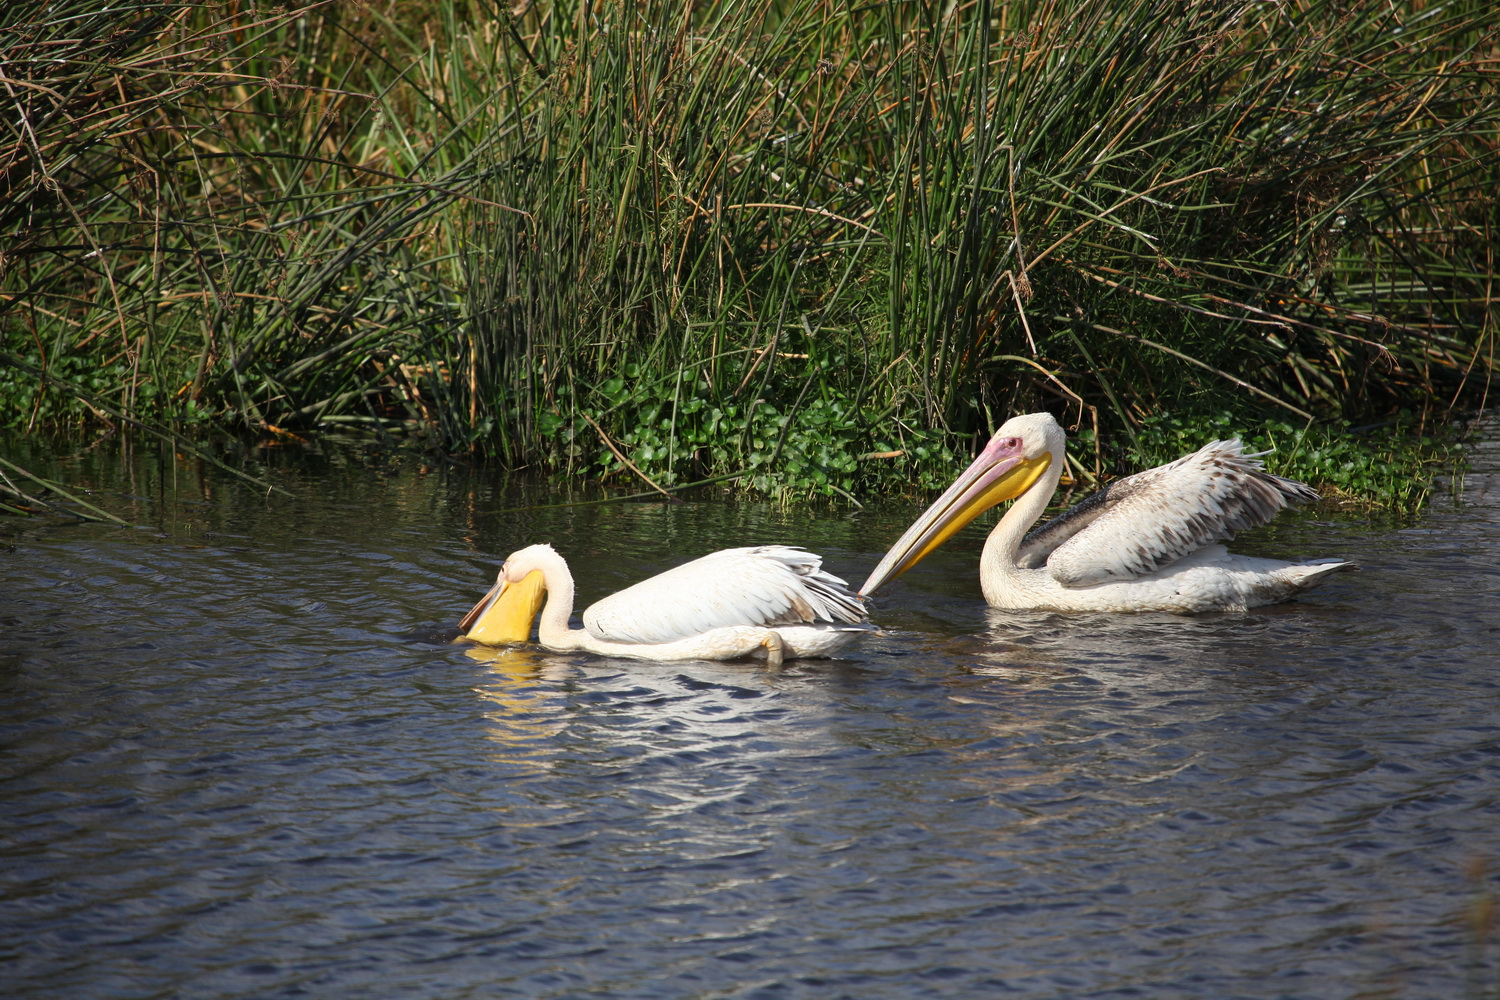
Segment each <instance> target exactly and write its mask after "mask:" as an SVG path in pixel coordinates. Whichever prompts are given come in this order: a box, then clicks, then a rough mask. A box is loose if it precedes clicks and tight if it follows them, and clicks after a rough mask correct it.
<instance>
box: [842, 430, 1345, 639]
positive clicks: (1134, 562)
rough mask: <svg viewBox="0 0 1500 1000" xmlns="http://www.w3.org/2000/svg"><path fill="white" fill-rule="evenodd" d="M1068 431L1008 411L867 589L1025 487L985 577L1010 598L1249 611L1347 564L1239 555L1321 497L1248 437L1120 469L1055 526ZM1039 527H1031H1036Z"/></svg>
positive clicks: (996, 536) (1042, 605)
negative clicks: (1284, 517)
mask: <svg viewBox="0 0 1500 1000" xmlns="http://www.w3.org/2000/svg"><path fill="white" fill-rule="evenodd" d="M1065 443H1066V438H1065V436H1064V434H1063V429H1062V428H1061V427H1060V426H1058V423H1057V421H1056V420H1054V419H1053V418H1052V415H1051V414H1048V413H1031V414H1027V415H1026V416H1021V417H1012V418H1011V419H1010V420H1007V421H1006V422H1005V423H1004V424H1003V425H1002V426H1001V427H1000V429H999V430H998V431H996V432H995V436H994V437H993V438H991V439H990V443H989V444H988V445H986V446H985V449H984V451H983V452H982V453H981V454H980V456H979V457H978V458H977V459H975V460H974V464H972V465H970V466H969V467H968V469H966V470H964V473H963V475H961V476H959V477H958V480H957V481H956V482H954V484H953V485H952V486H950V487H949V488H948V490H947V492H945V493H944V494H943V495H942V496H941V497H939V498H938V499H937V501H936V502H935V503H933V505H932V506H931V507H929V508H927V510H926V511H924V512H923V514H922V516H921V517H919V518H917V520H916V522H915V523H914V524H912V526H911V527H910V528H908V529H907V531H906V534H904V535H902V536H901V538H900V540H898V541H897V542H896V544H895V545H893V546H891V549H890V551H889V552H887V553H886V554H885V558H884V559H882V560H881V561H880V565H878V566H876V567H875V571H874V572H873V573H871V574H870V578H869V579H868V580H866V581H865V585H864V586H863V587H862V588H860V593H861V594H866V595H868V594H871V593H873V592H874V591H875V589H876V588H877V587H879V586H881V585H882V584H884V583H885V582H886V581H887V580H890V579H892V578H893V577H896V576H899V575H900V574H901V573H904V572H906V570H908V569H910V568H911V567H912V566H914V565H915V564H916V563H917V562H919V561H920V560H921V559H923V558H924V557H925V556H927V555H928V554H929V553H930V552H932V550H934V549H936V548H937V547H938V546H939V545H941V544H943V542H945V541H947V540H948V539H949V538H950V537H951V536H952V535H953V534H954V533H955V532H956V531H958V529H960V528H962V527H963V526H964V525H966V524H968V523H969V522H970V521H972V520H974V518H976V517H978V516H979V515H980V514H981V513H983V512H984V511H986V510H989V509H990V508H991V507H993V506H994V505H995V504H997V503H999V502H1000V501H1002V500H1010V499H1012V498H1019V499H1017V500H1016V502H1015V503H1014V504H1012V505H1011V508H1010V510H1008V511H1006V512H1005V516H1004V517H1002V518H1001V519H1000V523H999V524H997V525H996V526H995V527H994V529H993V530H992V531H991V532H990V535H989V538H988V540H986V541H985V543H984V552H983V554H982V555H981V556H980V562H979V583H980V587H981V588H982V589H983V590H984V598H985V600H986V601H988V602H989V604H990V606H992V607H996V608H1037V609H1047V610H1054V611H1175V612H1179V613H1192V612H1197V611H1243V610H1244V609H1246V608H1252V607H1256V606H1257V605H1261V604H1271V603H1273V602H1275V601H1280V600H1285V599H1286V598H1288V597H1291V596H1292V595H1293V594H1295V593H1297V592H1298V591H1301V590H1305V589H1306V588H1308V587H1311V586H1313V585H1314V584H1316V583H1318V582H1320V581H1321V580H1322V579H1323V578H1324V577H1325V576H1327V575H1328V574H1330V573H1332V572H1334V571H1335V570H1340V569H1344V568H1346V567H1351V566H1353V564H1352V563H1347V562H1341V561H1339V560H1336V559H1323V560H1314V561H1309V562H1305V563H1293V562H1285V561H1282V560H1279V559H1257V558H1253V557H1250V556H1240V555H1233V554H1231V553H1230V552H1229V551H1227V550H1226V549H1225V548H1224V546H1222V545H1220V544H1217V543H1219V542H1225V541H1228V540H1230V539H1232V538H1233V537H1234V533H1235V532H1236V531H1241V530H1244V529H1246V528H1253V527H1256V526H1258V525H1262V524H1265V523H1266V522H1267V521H1269V520H1271V518H1273V517H1275V516H1276V513H1277V512H1278V511H1280V510H1281V509H1282V508H1283V507H1287V506H1289V505H1292V504H1297V503H1305V502H1307V501H1309V500H1316V499H1317V498H1318V494H1317V493H1315V492H1313V490H1312V488H1311V487H1309V486H1306V485H1304V484H1303V483H1298V482H1293V481H1292V480H1290V479H1282V478H1281V477H1280V476H1273V475H1271V474H1270V473H1268V472H1266V471H1265V470H1264V468H1263V467H1262V465H1261V463H1260V461H1259V458H1258V456H1256V455H1247V454H1245V452H1244V450H1243V448H1241V446H1240V442H1239V441H1237V440H1235V441H1215V442H1213V443H1211V444H1207V445H1204V446H1203V447H1202V448H1200V449H1198V450H1197V451H1195V452H1193V453H1192V454H1191V455H1186V456H1184V457H1182V458H1179V459H1178V460H1177V461H1175V462H1172V463H1170V464H1167V465H1163V466H1159V467H1157V468H1155V469H1150V470H1147V471H1146V472H1141V473H1137V474H1136V475H1133V476H1127V477H1125V478H1124V479H1119V480H1116V481H1115V482H1113V483H1111V484H1110V485H1108V486H1106V487H1105V488H1104V489H1102V490H1100V491H1099V492H1098V493H1095V494H1094V495H1093V496H1091V497H1089V498H1088V499H1087V500H1084V501H1083V502H1082V503H1079V504H1077V505H1076V506H1074V507H1073V508H1071V509H1070V510H1068V511H1067V512H1066V513H1063V514H1061V515H1059V516H1058V517H1056V518H1054V519H1053V520H1051V521H1049V522H1047V523H1046V524H1045V525H1043V526H1042V527H1040V528H1038V529H1037V530H1035V531H1033V532H1031V533H1030V534H1025V532H1026V529H1027V528H1029V527H1030V526H1031V525H1032V524H1033V523H1035V521H1036V519H1037V518H1038V517H1040V516H1041V513H1042V511H1043V510H1045V509H1046V507H1047V503H1048V501H1049V500H1050V499H1051V497H1052V492H1053V491H1054V490H1055V489H1056V488H1057V483H1058V480H1059V479H1060V478H1061V477H1062V471H1063V454H1064V453H1063V447H1064V444H1065ZM1023 535H1025V537H1022V536H1023Z"/></svg>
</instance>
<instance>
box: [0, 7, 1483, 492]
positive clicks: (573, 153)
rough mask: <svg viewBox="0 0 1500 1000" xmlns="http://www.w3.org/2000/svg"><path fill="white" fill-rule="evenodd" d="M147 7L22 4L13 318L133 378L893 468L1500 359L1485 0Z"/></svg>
mask: <svg viewBox="0 0 1500 1000" xmlns="http://www.w3.org/2000/svg"><path fill="white" fill-rule="evenodd" d="M104 11H105V8H104V6H103V5H101V4H98V3H97V0H73V2H72V3H71V4H64V5H61V6H59V5H56V4H54V5H51V6H49V7H46V8H42V7H40V6H39V7H37V8H34V9H32V10H31V11H30V12H29V13H18V12H17V11H16V10H14V9H12V10H11V11H10V12H9V13H7V14H5V15H3V17H4V20H3V21H0V32H3V33H0V45H3V46H4V47H5V53H6V55H7V56H8V57H9V60H8V62H7V65H9V66H17V67H24V68H25V70H26V72H28V73H29V74H30V76H28V77H27V78H26V79H25V80H24V81H23V82H24V84H25V85H24V86H19V85H13V86H12V87H11V90H10V92H9V96H10V99H11V102H12V106H13V108H14V109H15V112H16V113H15V114H14V115H13V117H12V118H11V121H10V126H11V128H10V131H9V132H8V133H7V137H6V138H7V141H8V143H9V145H8V146H7V147H6V148H7V152H8V158H7V159H6V160H5V161H4V162H5V163H6V164H7V166H6V167H5V175H4V176H5V179H6V182H7V184H8V190H9V191H10V192H12V193H13V194H16V195H18V197H12V198H11V199H9V200H8V201H7V202H6V206H5V208H4V209H3V210H0V223H3V225H4V229H3V230H0V231H3V232H4V233H5V234H6V240H7V246H8V247H9V249H7V250H6V261H5V263H6V269H5V272H4V275H3V277H0V281H3V293H4V299H3V300H0V332H3V336H4V344H5V350H6V351H7V352H9V353H10V355H11V356H13V357H14V358H15V359H16V360H20V361H25V362H26V363H27V364H29V365H30V366H31V369H32V370H40V371H43V372H48V373H53V374H55V375H58V376H63V377H66V378H74V377H77V378H81V379H85V380H88V381H89V382H90V386H89V388H91V389H92V390H96V391H98V392H107V393H108V394H109V396H110V399H111V401H112V404H113V405H115V406H118V407H119V408H121V409H122V411H123V412H127V413H129V414H132V415H134V416H137V417H145V416H160V417H175V418H183V417H189V418H193V417H201V418H204V419H211V420H214V421H216V422H220V423H224V422H229V423H239V424H242V425H245V426H249V427H251V428H262V429H264V428H269V429H272V430H273V431H274V430H287V431H297V432H303V431H306V430H309V429H315V428H319V427H324V428H326V427H335V426H349V425H356V426H364V427H369V428H372V429H375V430H377V431H397V430H400V431H405V432H410V431H413V430H415V431H418V432H420V433H422V434H424V435H426V436H427V438H428V439H429V440H430V441H431V442H433V443H434V444H437V445H439V446H442V447H445V448H449V449H472V450H474V451H476V452H479V453H481V454H486V455H490V456H493V457H496V458H498V459H500V460H503V461H505V462H507V463H510V464H513V465H524V464H536V465H549V466H554V467H562V468H572V469H576V470H584V471H587V472H590V473H609V474H618V475H621V476H628V477H630V478H635V477H637V476H640V477H644V478H648V479H650V480H652V481H653V482H655V483H658V484H663V485H665V484H672V483H682V482H685V481H690V480H695V479H705V478H714V477H719V476H726V475H739V476H741V477H742V478H743V479H744V481H746V482H749V483H751V484H752V485H755V486H758V487H761V488H765V489H777V488H791V489H796V490H799V491H805V490H809V489H811V490H826V491H834V492H838V491H854V492H857V491H860V490H863V489H868V488H869V487H870V486H871V485H872V484H874V483H877V482H889V481H891V480H892V479H896V480H903V479H909V480H916V481H926V480H935V479H937V478H941V477H942V476H943V475H945V474H947V472H948V470H949V468H950V467H951V464H952V462H953V461H954V460H955V459H954V457H953V452H954V451H956V450H960V449H962V448H963V438H964V436H965V435H967V434H968V433H970V432H978V431H983V430H984V429H985V427H986V425H992V424H993V423H995V422H998V420H999V419H1001V418H1003V416H1004V415H1005V414H1006V413H1008V412H1011V411H1015V410H1020V409H1030V408H1036V407H1039V406H1048V407H1051V408H1053V409H1056V410H1058V411H1060V412H1064V413H1065V414H1066V415H1067V419H1069V420H1070V421H1073V422H1077V423H1079V424H1081V425H1082V426H1085V427H1089V428H1094V427H1098V426H1101V425H1103V426H1108V427H1114V428H1120V429H1124V430H1126V431H1128V432H1131V433H1134V431H1135V429H1136V428H1138V427H1139V426H1141V424H1142V421H1143V419H1144V418H1145V417H1146V416H1147V415H1148V414H1151V413H1153V412H1159V411H1162V410H1170V411H1177V412H1194V411H1196V412H1206V413H1219V412H1221V411H1225V410H1230V411H1234V412H1235V413H1236V414H1237V415H1238V418H1239V419H1243V420H1246V421H1249V422H1252V423H1253V422H1255V421H1259V420H1265V419H1278V420H1291V421H1294V422H1297V423H1301V424H1306V423H1310V422H1313V421H1320V422H1330V423H1331V426H1338V422H1339V421H1341V420H1347V419H1350V418H1353V417H1356V416H1364V415H1369V414H1381V415H1383V414H1388V413H1391V412H1394V411H1395V410H1397V409H1399V408H1403V407H1405V408H1413V409H1416V410H1417V411H1419V412H1421V413H1426V414H1429V415H1431V414H1438V413H1441V412H1444V411H1445V410H1446V408H1447V407H1449V406H1453V405H1458V404H1464V403H1472V402H1474V401H1476V400H1478V399H1481V398H1482V393H1483V391H1484V389H1485V388H1486V387H1487V382H1488V377H1489V373H1490V372H1491V371H1492V370H1493V345H1494V323H1495V305H1494V301H1493V297H1492V293H1491V292H1490V273H1491V270H1492V267H1491V260H1492V256H1493V246H1494V233H1493V231H1492V227H1493V193H1492V192H1493V190H1494V189H1495V185H1496V181H1497V180H1500V178H1497V177H1496V166H1495V164H1496V162H1497V160H1496V157H1495V156H1494V147H1495V140H1496V114H1497V113H1496V111H1495V108H1496V107H1497V103H1496V101H1495V100H1494V98H1495V96H1496V70H1495V64H1494V60H1493V52H1494V50H1495V46H1496V43H1497V35H1496V28H1495V27H1494V25H1493V23H1492V21H1493V19H1492V18H1491V17H1489V16H1488V12H1487V8H1486V5H1485V4H1483V3H1480V2H1478V0H1456V2H1452V3H1433V4H1412V5H1407V6H1405V7H1401V8H1397V7H1393V6H1391V5H1384V6H1377V5H1347V4H1340V3H1333V2H1320V0H1310V2H1300V3H1284V4H1275V5H1268V4H1248V3H1246V4H1219V3H1213V4H1210V3H1203V4H1178V3H1166V2H1164V0H1129V2H1126V3H1123V4H1122V3H1118V2H1105V0H1071V2H1061V0H1017V2H1012V3H1001V4H995V3H985V2H976V3H968V4H958V5H951V4H943V5H938V4H915V3H913V4H882V5H875V6H867V7H861V8H857V9H849V8H845V7H842V6H839V5H830V4H825V3H814V2H809V0H758V2H752V3H741V4H709V5H682V4H673V3H665V2H659V0H647V2H640V3H627V4H621V3H600V4H591V5H583V6H575V7H567V8H564V7H556V6H551V5H546V4H537V5H530V6H522V7H510V6H500V5H492V4H489V3H486V2H472V3H467V4H447V5H432V6H430V5H424V4H408V3H391V4H387V5H384V6H371V7H361V6H348V5H335V4H314V5H310V6H307V7H302V8H296V9H291V10H286V9H282V8H273V9H271V11H269V12H264V11H258V10H252V9H249V8H238V7H234V6H219V7H190V6H187V5H181V4H160V5H142V6H139V7H135V8H131V13H130V14H129V20H128V22H126V23H122V22H121V20H120V17H119V15H117V14H115V15H109V16H106V14H105V13H104ZM43 52H45V53H46V54H47V56H48V57H49V59H50V60H51V61H48V60H47V59H43V58H42V57H41V53H43ZM12 75H14V74H12ZM7 380H8V381H7ZM53 384H54V383H49V382H48V380H47V379H46V378H45V377H44V378H40V379H39V378H35V377H31V376H27V375H25V374H24V372H23V371H22V370H21V369H20V368H15V367H13V368H11V369H10V370H9V373H8V374H7V373H6V372H0V391H3V392H4V393H5V394H6V395H7V396H9V397H10V398H11V399H13V400H15V401H16V402H17V404H18V405H17V406H16V410H17V413H20V412H22V411H25V412H26V413H27V416H26V417H24V418H21V419H27V420H30V419H44V418H46V417H48V416H53V417H61V416H65V415H67V414H69V413H76V412H78V411H79V410H80V409H86V407H87V403H86V401H83V400H82V398H81V396H80V395H79V394H69V393H67V392H66V391H65V390H64V391H59V390H57V389H56V388H49V385H53ZM895 453H899V455H897V457H875V456H891V455H893V454H895Z"/></svg>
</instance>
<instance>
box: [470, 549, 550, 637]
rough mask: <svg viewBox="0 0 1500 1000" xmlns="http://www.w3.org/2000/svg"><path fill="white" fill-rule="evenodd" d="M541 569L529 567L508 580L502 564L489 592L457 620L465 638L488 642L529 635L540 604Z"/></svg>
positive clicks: (542, 588)
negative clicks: (512, 581) (520, 575)
mask: <svg viewBox="0 0 1500 1000" xmlns="http://www.w3.org/2000/svg"><path fill="white" fill-rule="evenodd" d="M544 591H545V588H544V587H543V585H542V571H541V570H532V571H531V572H530V573H527V574H526V575H525V576H524V577H522V578H521V579H520V580H519V581H517V582H515V583H511V582H510V581H509V580H507V579H506V578H505V570H504V568H503V567H502V568H501V570H500V577H499V579H497V580H496V581H495V585H494V586H493V587H491V588H490V591H489V593H487V594H485V595H484V597H482V598H480V600H479V603H478V604H476V605H474V607H473V608H472V609H471V610H470V611H469V613H468V614H466V615H464V617H463V621H461V622H459V623H458V627H459V629H460V630H461V631H462V632H463V634H464V638H466V639H473V640H474V641H475V642H482V643H485V644H486V645H490V646H499V645H503V644H505V643H509V642H525V641H526V640H528V639H530V638H531V623H532V622H533V621H535V620H536V616H537V612H538V611H540V610H541V608H542V596H543V593H544Z"/></svg>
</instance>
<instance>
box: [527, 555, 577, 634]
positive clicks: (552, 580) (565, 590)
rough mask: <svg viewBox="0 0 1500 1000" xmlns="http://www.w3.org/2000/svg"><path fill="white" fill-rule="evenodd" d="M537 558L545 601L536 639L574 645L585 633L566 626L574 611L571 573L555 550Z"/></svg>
mask: <svg viewBox="0 0 1500 1000" xmlns="http://www.w3.org/2000/svg"><path fill="white" fill-rule="evenodd" d="M539 562H540V563H541V565H540V566H539V568H540V569H541V571H542V585H543V586H544V587H545V588H546V590H547V602H546V603H545V604H543V605H542V614H541V616H540V617H539V618H538V619H537V626H536V637H537V641H538V642H540V643H541V644H542V645H543V646H547V647H549V648H551V649H577V648H578V646H579V640H580V638H581V637H582V636H584V635H585V634H586V633H585V632H583V631H582V630H581V629H572V628H569V627H568V619H569V618H570V617H572V615H573V574H572V573H570V572H568V564H567V562H566V561H565V560H564V559H563V557H562V556H560V555H558V554H557V553H555V552H554V553H552V554H551V555H549V556H548V557H546V558H545V559H543V560H539Z"/></svg>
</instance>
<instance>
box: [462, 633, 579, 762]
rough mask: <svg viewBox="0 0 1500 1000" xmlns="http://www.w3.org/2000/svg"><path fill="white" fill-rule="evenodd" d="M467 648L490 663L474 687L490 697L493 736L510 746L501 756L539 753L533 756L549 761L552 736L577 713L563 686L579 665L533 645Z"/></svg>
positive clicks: (475, 657) (511, 758) (487, 710)
mask: <svg viewBox="0 0 1500 1000" xmlns="http://www.w3.org/2000/svg"><path fill="white" fill-rule="evenodd" d="M464 652H465V653H466V654H467V655H468V656H469V658H470V659H472V660H475V661H477V662H479V663H481V664H483V665H484V666H485V667H487V668H488V670H487V671H485V673H484V674H481V675H480V676H478V677H477V678H476V680H477V681H478V683H477V684H476V685H475V687H474V693H475V694H477V695H479V697H480V698H481V699H482V700H483V701H484V702H485V703H486V704H485V712H484V714H485V718H486V719H487V720H488V722H489V733H488V736H489V738H490V739H491V740H492V741H494V742H495V743H497V744H499V745H501V746H503V747H506V748H507V752H505V753H503V754H499V755H497V758H496V759H503V760H507V761H510V762H512V763H519V762H521V761H523V760H531V759H533V758H535V759H534V760H533V761H532V762H533V763H534V764H536V765H537V766H538V767H541V766H543V765H544V764H545V762H546V759H547V757H548V756H549V754H550V753H551V751H550V750H549V749H548V747H549V746H550V744H551V740H552V738H553V737H555V736H557V735H558V734H559V733H561V732H562V731H563V730H564V729H566V728H567V725H568V721H569V720H570V718H571V715H570V714H569V712H568V710H567V699H566V697H565V696H564V695H563V694H562V693H560V690H561V685H562V683H563V682H564V681H566V680H567V679H568V678H569V677H571V676H572V675H573V673H574V668H573V665H572V664H571V663H569V662H567V660H566V659H565V658H563V657H560V656H555V655H553V654H551V653H548V652H546V651H544V650H538V649H535V648H530V647H516V646H510V647H505V648H497V647H493V646H470V647H468V648H467V649H465V650H464Z"/></svg>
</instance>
